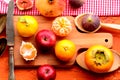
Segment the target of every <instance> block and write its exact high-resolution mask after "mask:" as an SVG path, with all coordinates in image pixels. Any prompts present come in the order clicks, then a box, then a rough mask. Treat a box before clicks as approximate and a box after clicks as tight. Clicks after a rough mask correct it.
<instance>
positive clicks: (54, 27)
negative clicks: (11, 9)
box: [16, 0, 114, 80]
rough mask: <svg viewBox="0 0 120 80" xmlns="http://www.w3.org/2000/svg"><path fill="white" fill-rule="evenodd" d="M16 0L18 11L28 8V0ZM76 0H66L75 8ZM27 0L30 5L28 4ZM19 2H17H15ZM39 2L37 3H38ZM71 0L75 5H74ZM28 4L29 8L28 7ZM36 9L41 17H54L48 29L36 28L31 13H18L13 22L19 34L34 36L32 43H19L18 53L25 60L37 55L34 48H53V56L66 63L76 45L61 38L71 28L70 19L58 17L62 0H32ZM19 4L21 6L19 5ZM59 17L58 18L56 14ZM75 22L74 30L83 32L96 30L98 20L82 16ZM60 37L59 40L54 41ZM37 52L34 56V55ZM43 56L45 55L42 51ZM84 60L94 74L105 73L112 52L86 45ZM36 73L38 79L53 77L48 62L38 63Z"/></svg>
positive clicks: (110, 63) (53, 70)
mask: <svg viewBox="0 0 120 80" xmlns="http://www.w3.org/2000/svg"><path fill="white" fill-rule="evenodd" d="M22 1H23V2H22V3H20V2H19V0H17V1H16V4H17V6H18V8H19V9H20V10H26V9H30V8H32V4H33V3H32V1H30V0H22ZM75 1H77V0H73V1H72V0H70V4H71V6H72V7H74V8H78V7H80V6H81V5H83V1H82V3H81V2H79V3H76V2H75ZM29 2H30V6H29V5H28V3H29ZM19 3H20V4H19ZM40 3H42V4H41V5H39V4H40ZM72 3H75V4H77V5H76V6H74V4H72ZM28 6H29V7H28ZM35 6H36V8H37V9H38V10H39V11H40V13H41V14H42V15H43V16H44V17H54V18H55V19H54V20H53V22H52V23H51V28H50V29H39V25H38V22H37V20H36V19H35V18H34V16H27V15H26V16H20V17H19V18H18V21H17V23H16V30H17V33H18V34H19V36H21V37H22V38H24V40H25V39H29V38H30V37H33V36H34V39H35V44H36V45H37V47H35V46H34V44H33V43H32V42H25V41H22V42H21V46H20V55H21V56H22V57H23V59H25V61H32V60H35V59H36V58H37V56H39V53H38V50H39V51H41V52H43V54H44V52H49V51H50V50H54V53H55V54H54V55H55V56H56V58H57V59H58V60H59V61H61V62H66V63H67V62H69V61H70V60H72V59H73V57H74V56H75V54H76V45H75V43H74V42H72V41H71V40H68V39H65V37H67V36H68V35H69V34H70V33H71V31H72V29H73V27H72V24H71V22H70V20H69V19H68V18H67V17H65V16H64V17H63V16H60V14H61V13H62V12H63V11H64V9H65V0H56V1H55V0H36V2H35ZM21 7H22V8H21ZM58 16H59V17H58ZM75 24H76V26H77V27H78V29H81V27H79V25H80V26H82V30H83V31H86V32H91V31H94V30H96V29H98V27H99V25H100V20H99V18H98V16H96V15H86V16H85V17H83V18H82V20H80V19H79V18H77V19H76V20H75ZM58 38H62V40H59V41H58V40H57V39H58ZM37 54H38V55H37ZM44 55H46V54H44ZM84 59H85V62H83V63H85V64H86V66H87V67H88V68H89V70H91V71H93V72H97V73H103V72H107V71H108V70H109V69H110V68H111V66H112V64H113V61H114V56H113V54H112V52H111V51H110V50H109V49H108V48H106V47H104V46H101V45H97V46H92V47H90V48H89V49H88V50H87V51H86V53H85V58H84ZM37 75H38V78H39V79H43V80H51V79H52V80H54V79H55V77H56V71H55V69H54V67H52V66H51V65H49V64H47V65H41V66H40V67H39V68H38V70H37Z"/></svg>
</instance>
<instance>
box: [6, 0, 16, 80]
mask: <svg viewBox="0 0 120 80" xmlns="http://www.w3.org/2000/svg"><path fill="white" fill-rule="evenodd" d="M13 13H14V0H11V1H10V2H9V4H8V11H7V20H6V39H7V45H8V47H9V62H8V63H9V78H8V80H15V75H14V53H13V50H14V25H13Z"/></svg>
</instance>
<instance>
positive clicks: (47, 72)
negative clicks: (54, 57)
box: [37, 64, 56, 80]
mask: <svg viewBox="0 0 120 80" xmlns="http://www.w3.org/2000/svg"><path fill="white" fill-rule="evenodd" d="M37 76H38V79H39V80H55V78H56V70H55V69H54V67H53V66H51V65H49V64H45V65H42V66H40V67H39V68H38V69H37Z"/></svg>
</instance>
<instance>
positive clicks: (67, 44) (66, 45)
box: [55, 39, 76, 61]
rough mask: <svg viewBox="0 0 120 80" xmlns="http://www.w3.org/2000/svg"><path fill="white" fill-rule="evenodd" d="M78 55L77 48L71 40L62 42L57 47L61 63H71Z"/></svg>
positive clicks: (56, 53) (57, 55) (56, 51)
mask: <svg viewBox="0 0 120 80" xmlns="http://www.w3.org/2000/svg"><path fill="white" fill-rule="evenodd" d="M75 53H76V46H75V44H74V43H73V42H72V41H70V40H66V39H64V40H60V41H58V42H57V43H56V45H55V55H56V57H57V58H58V59H60V60H61V61H70V60H71V59H72V58H73V57H74V55H75Z"/></svg>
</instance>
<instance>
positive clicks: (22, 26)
mask: <svg viewBox="0 0 120 80" xmlns="http://www.w3.org/2000/svg"><path fill="white" fill-rule="evenodd" d="M16 29H17V31H18V33H19V35H21V36H22V37H31V36H33V35H34V34H35V33H36V31H37V29H38V22H37V20H36V19H35V18H34V17H33V16H20V17H19V18H18V21H17V24H16Z"/></svg>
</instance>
